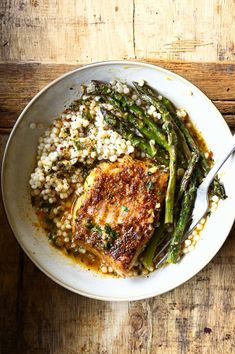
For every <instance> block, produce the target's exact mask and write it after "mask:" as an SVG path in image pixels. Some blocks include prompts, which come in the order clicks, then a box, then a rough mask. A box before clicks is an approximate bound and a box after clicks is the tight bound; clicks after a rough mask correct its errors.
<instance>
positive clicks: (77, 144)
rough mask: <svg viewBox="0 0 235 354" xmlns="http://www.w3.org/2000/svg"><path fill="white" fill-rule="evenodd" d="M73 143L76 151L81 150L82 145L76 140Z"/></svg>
mask: <svg viewBox="0 0 235 354" xmlns="http://www.w3.org/2000/svg"><path fill="white" fill-rule="evenodd" d="M73 143H74V145H75V147H76V149H77V150H78V151H79V150H82V144H81V143H80V142H79V141H78V140H74V141H73Z"/></svg>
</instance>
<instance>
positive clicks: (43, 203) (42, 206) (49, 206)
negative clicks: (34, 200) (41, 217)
mask: <svg viewBox="0 0 235 354" xmlns="http://www.w3.org/2000/svg"><path fill="white" fill-rule="evenodd" d="M52 207H53V204H51V203H49V202H46V201H41V203H40V208H42V209H44V208H45V209H51V208H52Z"/></svg>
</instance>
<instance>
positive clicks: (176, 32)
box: [134, 0, 235, 62]
mask: <svg viewBox="0 0 235 354" xmlns="http://www.w3.org/2000/svg"><path fill="white" fill-rule="evenodd" d="M234 11H235V3H234V1H232V0H227V1H224V0H216V1H215V0H207V1H204V0H191V1H187V0H181V1H173V0H158V1H147V2H146V1H141V0H135V21H134V23H135V24H134V33H135V43H136V45H135V47H136V49H135V54H136V58H138V59H141V58H148V59H150V60H151V59H155V58H158V59H162V60H188V61H200V60H203V61H208V62H209V61H216V60H234V58H235V53H234V36H233V33H234V31H235V22H234Z"/></svg>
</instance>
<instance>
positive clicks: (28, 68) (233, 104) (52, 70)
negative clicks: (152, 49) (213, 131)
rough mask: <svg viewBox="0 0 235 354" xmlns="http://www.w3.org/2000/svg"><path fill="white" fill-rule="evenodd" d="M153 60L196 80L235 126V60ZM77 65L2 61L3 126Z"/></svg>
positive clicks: (0, 116)
mask: <svg viewBox="0 0 235 354" xmlns="http://www.w3.org/2000/svg"><path fill="white" fill-rule="evenodd" d="M150 63H153V64H156V65H160V66H162V67H163V68H165V69H169V70H173V71H174V72H175V73H177V74H179V75H183V76H184V77H185V78H186V79H188V80H190V81H192V82H193V83H194V84H195V85H197V86H198V87H199V88H200V89H201V90H202V91H204V92H205V93H206V94H207V95H208V96H209V97H210V99H211V100H212V101H213V102H214V103H215V105H216V106H217V107H218V108H219V110H220V111H221V113H222V114H223V116H224V118H225V120H226V121H227V123H228V124H229V126H230V127H235V100H234V92H235V63H225V62H220V63H219V62H218V63H189V62H170V61H168V62H163V61H156V60H155V61H151V62H150ZM77 67H78V66H76V65H71V64H70V65H69V64H40V63H33V64H32V63H24V64H12V63H9V64H0V77H1V78H2V82H1V85H0V128H3V129H5V130H6V131H7V130H9V129H11V128H12V126H13V124H14V123H15V121H16V118H17V117H18V115H19V114H20V112H21V111H22V109H23V108H24V107H25V106H26V104H27V103H28V102H29V100H30V99H31V98H32V97H33V96H34V95H35V94H36V93H38V92H39V91H40V90H41V89H42V88H43V87H44V86H45V85H47V84H48V83H49V82H51V81H52V80H54V79H56V78H58V77H59V76H60V75H62V74H63V73H65V72H66V71H70V70H74V69H76V68H77ZM16 83H17V85H16ZM218 83H219V85H218ZM205 118H206V117H205Z"/></svg>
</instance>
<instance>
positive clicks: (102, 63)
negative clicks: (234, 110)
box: [1, 60, 235, 301]
mask: <svg viewBox="0 0 235 354" xmlns="http://www.w3.org/2000/svg"><path fill="white" fill-rule="evenodd" d="M109 64H113V65H123V66H128V65H131V66H132V65H136V66H142V67H147V68H151V69H154V70H158V71H160V72H163V73H166V74H167V75H171V76H173V77H175V78H176V79H178V80H180V81H183V82H184V83H186V84H187V85H189V86H191V88H193V89H194V90H196V91H197V92H198V93H199V94H200V95H202V96H203V98H204V99H205V100H206V101H207V102H208V103H209V104H210V105H211V108H212V109H213V110H214V111H216V113H217V115H220V118H221V123H223V125H224V128H225V129H226V130H227V132H228V134H229V135H230V136H231V137H232V133H231V131H230V129H229V127H228V125H227V123H226V121H225V120H224V118H223V116H222V114H221V113H220V111H219V110H218V109H217V108H216V106H215V105H214V103H213V102H212V101H211V100H210V99H209V98H208V97H207V96H206V94H205V93H204V92H203V91H202V90H201V89H199V88H198V87H197V86H196V85H194V84H193V83H191V81H189V80H187V79H185V78H184V77H183V76H181V75H179V74H176V73H175V72H174V71H171V70H168V69H165V68H162V67H161V66H159V65H154V64H150V63H146V62H142V61H133V60H106V61H98V62H94V63H90V64H87V65H83V66H81V67H78V68H76V69H73V70H70V71H68V72H65V73H64V74H62V75H60V76H59V77H58V78H56V79H55V80H53V81H51V82H50V83H49V84H47V85H46V86H44V87H43V88H42V89H41V90H40V91H39V92H38V93H37V94H36V95H35V96H34V97H33V98H32V99H31V100H30V101H29V102H28V104H27V105H26V106H25V108H24V109H23V110H22V112H21V113H20V115H19V117H18V118H17V120H16V122H15V124H14V126H13V128H12V131H11V133H10V135H9V137H8V140H7V143H6V146H5V149H4V153H3V157H2V164H1V192H2V200H3V205H4V209H5V212H6V216H7V220H8V223H9V225H10V228H11V230H12V233H13V235H14V237H15V238H16V240H17V242H18V244H19V245H20V247H21V248H22V249H23V251H24V252H25V253H26V255H27V256H28V257H29V259H30V260H31V261H32V262H33V263H34V264H35V266H36V267H37V268H38V269H40V271H42V272H43V273H44V274H45V275H46V276H48V277H49V278H50V279H51V280H53V281H54V282H56V283H57V284H59V285H60V286H62V287H63V288H66V289H68V290H70V291H72V292H74V293H76V294H79V295H82V296H85V297H88V298H92V299H96V300H102V301H136V300H143V299H148V298H152V297H155V296H159V295H162V294H164V293H167V292H169V291H171V290H173V289H176V288H177V287H178V286H181V285H182V284H184V283H185V282H187V281H188V280H189V279H191V278H192V277H194V276H195V275H196V274H197V273H198V272H200V271H201V270H202V269H203V268H204V267H205V266H206V265H207V264H208V263H209V262H210V261H211V260H212V259H213V258H214V257H215V255H216V254H217V253H218V252H219V250H220V249H221V247H222V246H223V244H224V242H225V241H226V239H227V237H228V235H229V233H230V231H231V228H232V226H233V223H234V219H235V215H234V217H233V218H231V221H230V223H227V227H226V232H225V235H226V236H225V237H224V238H223V239H222V241H221V242H220V245H219V247H218V249H217V251H216V252H215V253H213V255H209V256H208V258H206V260H205V261H204V262H203V264H201V263H200V265H198V267H196V268H194V269H193V272H192V273H191V274H190V275H189V276H188V277H186V278H185V279H184V280H183V281H181V282H180V283H179V284H178V285H177V286H175V285H172V286H171V285H169V286H168V287H167V288H166V289H165V290H164V291H160V292H159V293H157V292H156V291H153V292H152V293H150V292H148V294H146V295H143V294H142V295H139V296H138V295H137V296H135V297H133V296H131V297H128V296H127V297H117V298H115V297H110V296H100V295H95V294H94V293H90V292H85V291H81V290H78V289H77V288H74V287H72V286H69V285H67V284H65V283H64V282H62V281H61V280H60V279H58V278H57V277H56V276H55V275H52V274H51V273H50V272H49V271H48V270H47V269H45V268H44V267H43V265H41V264H40V263H39V262H38V261H37V260H36V259H35V258H34V256H33V255H32V254H31V253H30V252H29V251H28V250H27V249H26V248H25V246H24V245H23V242H21V239H20V237H19V235H18V233H17V230H14V228H13V226H12V224H13V223H12V222H11V220H12V218H11V216H10V211H9V209H8V203H7V200H6V196H5V191H4V190H5V188H4V173H5V165H6V157H7V151H8V147H9V146H10V143H11V140H12V138H13V137H14V134H15V131H16V129H17V127H18V125H19V123H20V122H21V120H22V119H23V117H24V115H25V113H26V112H27V110H28V109H29V108H30V107H31V105H32V104H33V103H34V102H35V101H36V100H37V99H38V98H39V97H40V96H41V95H42V94H43V93H44V92H46V91H47V90H48V89H49V88H51V87H52V86H54V85H55V84H56V83H57V82H59V81H61V80H63V79H64V78H66V77H67V76H70V75H72V74H74V73H76V72H79V71H82V70H86V69H87V68H90V67H97V66H106V65H109ZM127 69H128V68H127ZM232 160H234V161H235V158H233V157H232Z"/></svg>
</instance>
